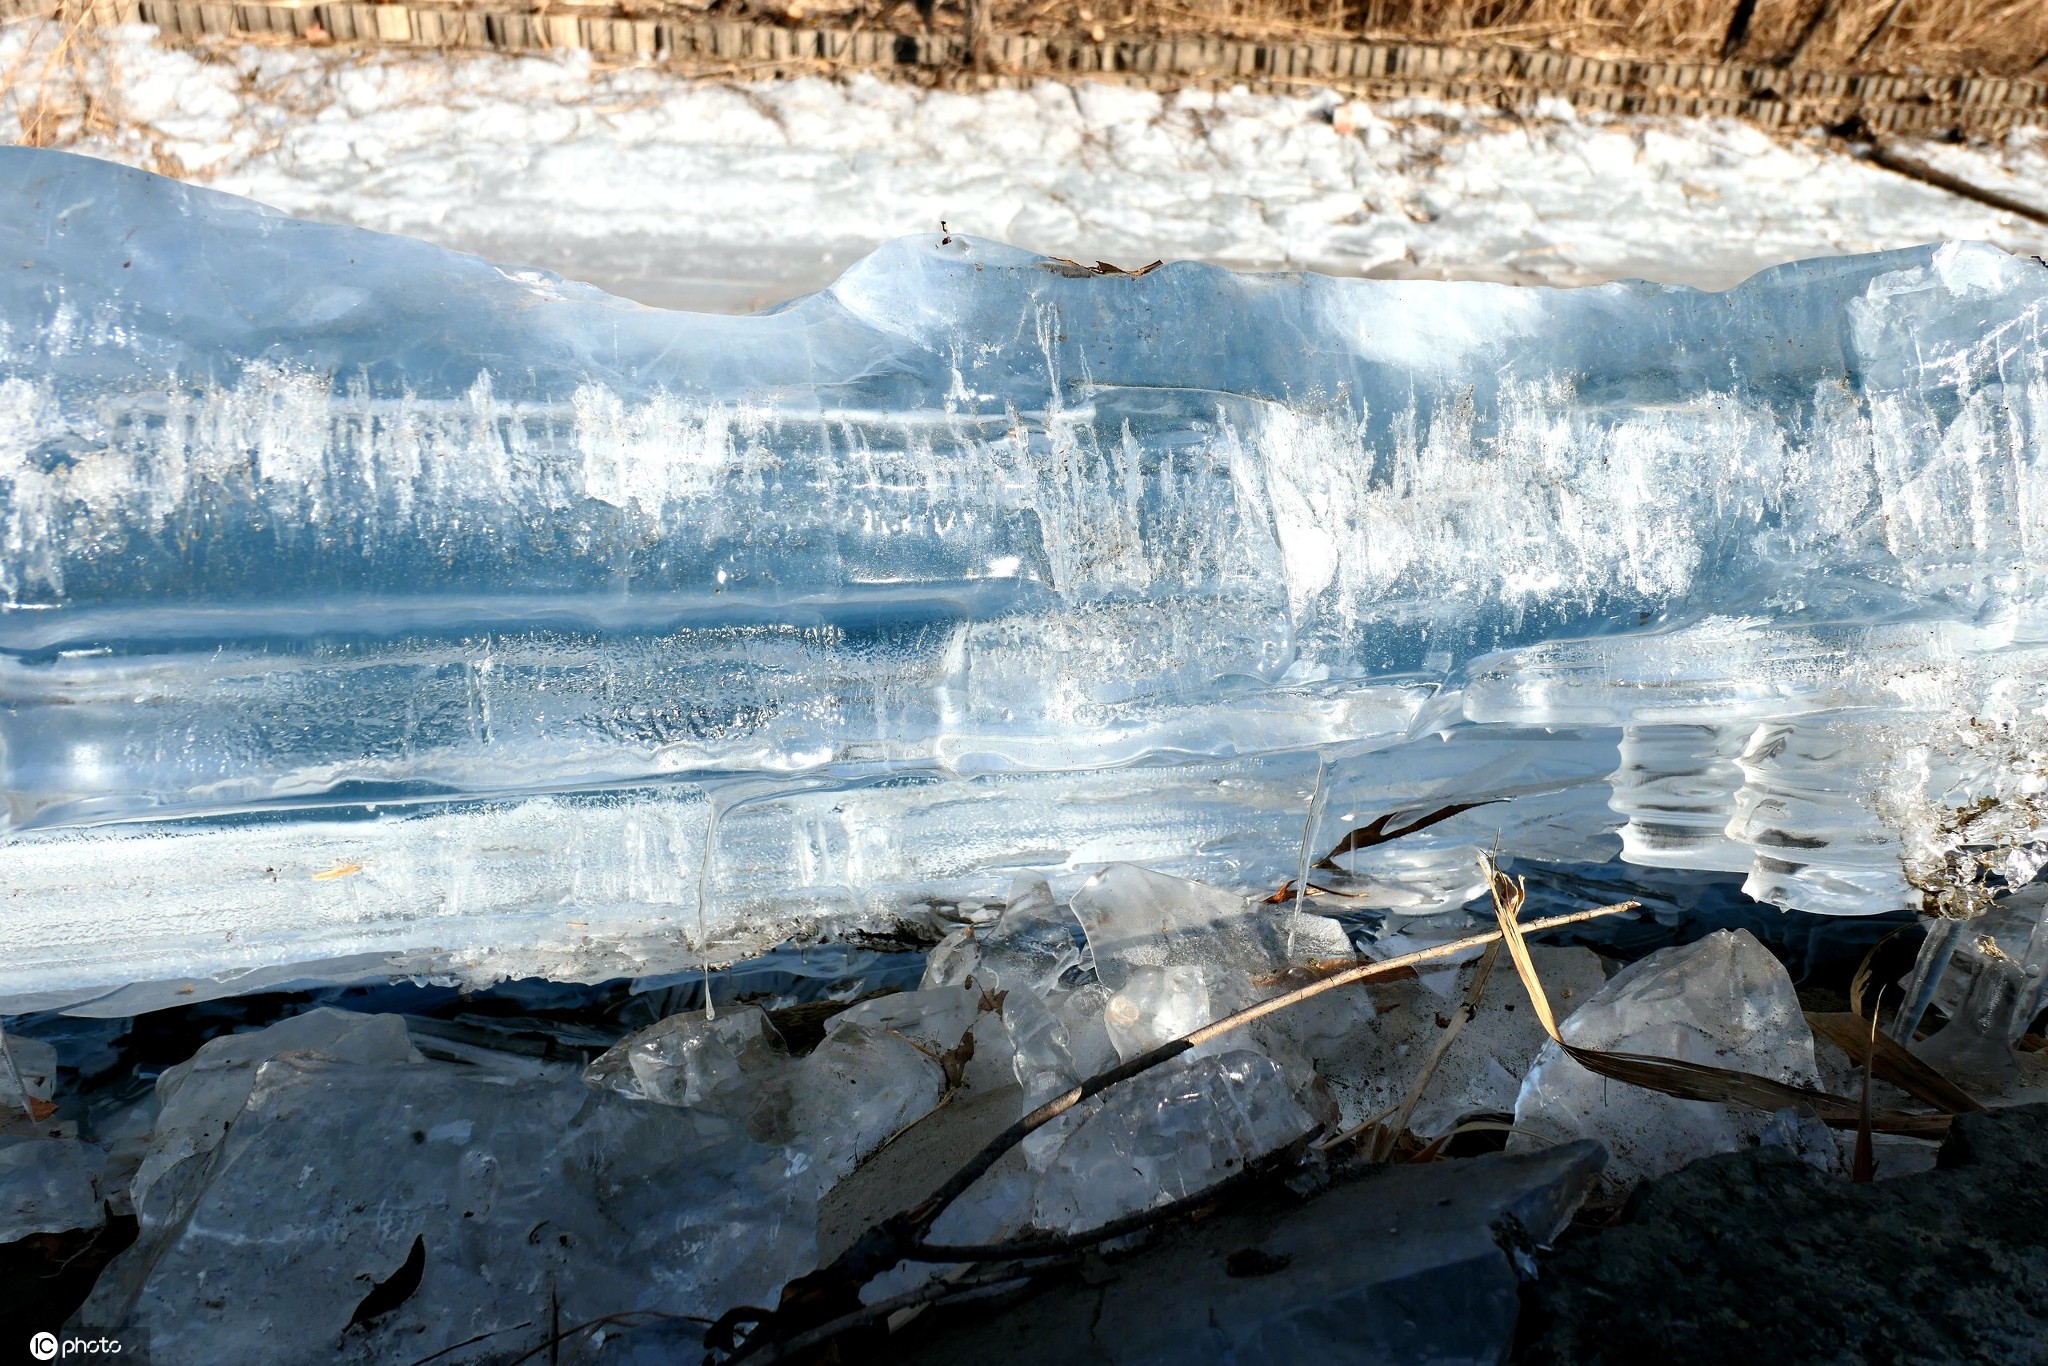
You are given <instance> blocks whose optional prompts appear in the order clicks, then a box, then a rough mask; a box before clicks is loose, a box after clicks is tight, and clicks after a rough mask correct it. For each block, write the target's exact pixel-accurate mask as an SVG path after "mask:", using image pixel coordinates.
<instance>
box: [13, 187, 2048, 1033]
mask: <svg viewBox="0 0 2048 1366" xmlns="http://www.w3.org/2000/svg"><path fill="white" fill-rule="evenodd" d="M0 181H4V184H5V190H4V193H5V195H6V198H7V202H8V204H9V212H8V213H7V214H6V215H4V218H0V241H4V244H5V245H4V255H0V324H4V329H5V330H4V336H0V601H4V604H5V607H4V611H0V746H4V750H0V769H4V774H5V777H4V790H5V797H6V806H5V809H4V812H0V821H4V824H5V829H6V838H7V840H8V848H7V850H6V855H5V857H6V860H7V868H8V874H7V878H6V887H7V895H6V896H5V897H4V898H0V927H4V936H5V939H6V942H7V943H8V944H9V946H10V948H9V952H8V954H7V955H6V958H5V961H4V963H0V999H7V1000H13V1001H16V1002H17V1003H21V1002H27V1001H30V1000H37V1001H47V1000H58V999H76V998H79V997H82V996H85V995H90V994H91V993H93V992H94V991H97V990H101V989H105V988H107V987H110V986H118V985H120V984H122V983H125V982H130V981H136V980H145V979H155V978H166V977H190V976H201V975H221V974H235V973H247V972H254V971H257V970H261V969H268V968H273V967H276V966H277V965H280V964H292V963H319V962H323V961H336V960H347V961H351V962H357V963H359V962H360V961H361V960H362V957H363V956H364V955H385V956H386V961H388V962H389V963H390V964H391V965H392V967H393V970H395V971H409V972H415V973H421V974H428V975H433V974H442V975H453V976H456V977H462V978H467V979H473V980H487V979H489V978H493V977H497V976H502V975H506V974H534V975H552V976H563V977H583V978H592V977H602V976H615V975H621V974H631V973H634V972H661V971H669V970H673V969H674V968H676V967H678V966H680V965H685V964H687V963H689V962H691V961H696V960H699V959H716V960H719V961H728V960H730V959H732V958H735V957H739V956H743V955H745V954H748V953H752V952H754V951H757V950H758V949H760V948H762V947H765V946H767V945H770V944H773V943H775V942H778V941H779V940H781V939H784V938H787V937H788V936H790V935H791V934H803V933H809V932H814V931H816V930H817V929H819V928H820V927H827V926H834V925H838V926H882V927H886V926H888V925H889V924H891V923H894V922H896V921H899V920H901V919H903V918H905V917H909V918H913V919H914V918H916V917H918V916H920V915H926V914H929V913H931V912H932V911H933V909H934V908H939V909H941V910H943V909H944V908H946V907H956V906H960V905H964V904H970V903H975V902H979V901H996V902H999V901H1000V900H1001V899H1002V895H1003V890H1004V888H1005V887H1007V885H1008V883H1009V881H1010V879H1011V878H1012V877H1013V876H1014V875H1015V874H1016V873H1018V872H1019V871H1023V870H1032V869H1035V870H1039V871H1043V872H1046V873H1048V874H1050V875H1052V876H1053V877H1054V878H1055V879H1056V880H1057V879H1061V878H1068V879H1072V880H1075V881H1078V880H1079V879H1080V878H1081V877H1083V876H1085V875H1086V874H1087V873H1088V872H1090V871H1092V870H1093V869H1095V868H1097V867H1100V866H1101V865H1102V864H1104V863H1106V862H1109V861H1113V860H1132V861H1137V862H1143V863H1147V864H1150V865H1152V866H1155V867H1160V868H1163V869H1166V870H1169V871H1172V872H1175V873H1179V874H1182V875H1185V876H1192V877H1197V878H1201V879H1203V880H1206V881H1210V882H1215V883H1219V884H1223V885H1226V886H1230V887H1234V888H1237V889H1240V890H1244V891H1247V892H1250V891H1261V892H1264V891H1270V890H1272V889H1273V888H1275V887H1278V886H1279V885H1280V884H1281V883H1282V882H1283V881H1285V880H1286V879H1289V878H1294V877H1297V876H1298V874H1299V872H1300V869H1301V868H1302V866H1303V864H1304V863H1317V864H1323V865H1324V866H1322V867H1319V868H1314V869H1313V870H1312V872H1311V877H1310V881H1311V882H1313V883H1314V884H1316V885H1317V886H1319V887H1326V888H1329V889H1330V890H1331V891H1332V892H1339V893H1342V894H1344V899H1343V901H1342V902H1341V904H1342V905H1343V906H1344V907H1345V908H1346V909H1349V910H1354V911H1359V912H1364V913H1368V914H1377V915H1380V916H1382V917H1394V918H1396V923H1399V924H1403V925H1411V926H1416V927H1426V926H1427V925H1428V924H1429V923H1431V918H1432V917H1441V916H1442V915H1443V914H1444V913H1446V912H1453V911H1455V910H1456V909H1457V908H1458V907H1461V906H1462V905H1464V904H1465V903H1466V902H1467V901H1468V900H1469V899H1470V898H1471V897H1472V896H1473V895H1474V894H1475V893H1476V892H1477V891H1479V889H1480V887H1481V882H1480V877H1479V873H1478V867H1477V855H1478V854H1479V852H1480V851H1481V850H1482V849H1494V848H1498V849H1499V850H1500V851H1501V852H1502V853H1503V855H1505V856H1509V857H1511V858H1513V859H1515V860H1520V861H1527V862H1544V861H1551V862H1560V863H1564V862H1569V863H1583V862H1588V861H1593V862H1598V861H1601V860H1608V859H1614V858H1619V859H1621V860H1623V861H1624V862H1625V863H1627V864H1630V865H1634V866H1639V867H1645V868H1659V869H1696V870H1712V871H1715V872H1722V873H1726V872H1737V873H1742V874H1744V875H1745V876H1746V882H1745V889H1746V890H1747V891H1748V893H1749V894H1750V895H1752V896H1754V897H1756V898H1758V899H1760V900H1763V901H1768V902H1775V903H1777V904H1779V905H1782V906H1786V907H1789V908H1796V909H1800V910H1805V911H1813V912H1823V913H1830V914H1844V915H1861V914H1874V913H1880V912H1885V911H1892V910H1896V909H1899V908H1900V907H1901V906H1905V905H1918V904H1920V902H1921V901H1922V900H1923V899H1924V898H1927V897H1930V896H1932V897H1940V896H1953V895H1967V893H1968V888H1964V889H1963V891H1962V892H1960V893H1959V892H1957V890H1956V888H1955V886H1954V885H1953V884H1955V882H1956V881H1957V879H1958V878H1959V877H1961V878H1962V880H1963V881H1965V882H1967V881H1968V880H1969V878H1970V877H1975V876H1978V875H1979V872H1980V871H1981V870H1982V869H1989V870H1990V871H1989V872H1988V873H1984V874H1983V876H1988V877H1989V878H1990V879H1991V881H1992V882H1994V883H1999V884H2003V883H2010V882H2015V881H2019V882H2023V881H2026V880H2028V879H2030V878H2031V877H2032V876H2033V874H2034V872H2035V871H2037V870H2038V868H2039V866H2040V863H2041V857H2042V845H2041V837H2040V829H2041V822H2040V821H2039V820H2038V819H2037V816H2038V815H2039V804H2040V801H2041V793H2042V790H2043V786H2044V780H2043V769H2044V766H2048V760H2044V757H2043V756H2044V754H2048V720H2044V711H2043V704H2044V701H2048V698H2044V691H2048V682H2044V679H2048V674H2044V669H2043V663H2044V661H2043V653H2042V651H2043V645H2044V641H2048V611H2044V595H2043V584H2042V566H2043V564H2044V557H2043V537H2044V532H2048V468H2044V430H2048V362H2044V354H2048V352H2044V346H2043V334H2042V312H2043V301H2044V298H2048V270H2044V269H2043V268H2042V266H2041V265H2040V264H2039V263H2037V262H2035V261H2034V260H2032V259H2029V258H2022V257H2014V256H2009V255H2007V254H2006V253H2004V252H2002V251H2000V250H1998V249H1997V248H1994V247H1990V246H1986V245H1981V244H1971V243H1950V244H1945V245H1938V246H1927V247H1924V248H1916V249H1912V250H1906V251H1897V252H1889V253H1884V254H1880V255H1873V256H1862V257H1846V258H1835V259H1830V260H1825V261H1814V262H1808V263H1802V264H1796V265H1791V266H1786V267H1781V268H1777V269H1774V270H1771V271H1768V272H1765V273H1764V274H1762V275H1759V276H1757V277H1755V278H1753V279H1752V280H1750V281H1748V282H1747V283H1745V284H1742V285H1740V286H1738V287H1736V288H1734V289H1731V290H1728V291H1726V292H1721V293H1712V292H1702V291H1697V290H1693V289H1688V288H1682V287H1665V286H1654V285H1647V284H1641V283H1621V284H1614V285H1606V286H1599V287H1593V288H1585V289H1574V290H1553V289H1543V288H1517V287H1511V286H1505V285H1494V284H1484V283H1476V282H1466V283H1440V282H1414V281H1372V280H1355V279H1342V280H1340V279H1332V278H1324V277H1318V276H1314V275H1305V274H1289V275H1263V276H1262V275H1240V274H1233V273H1230V272H1227V271H1224V270H1220V269H1217V268H1214V267H1208V266H1200V265H1191V264H1169V265H1166V266H1163V267H1161V268H1159V269H1157V270H1153V271H1149V272H1147V273H1144V274H1141V275H1127V274H1121V273H1115V274H1099V273H1096V272H1094V271H1092V270H1088V269H1083V268H1081V267H1079V266H1076V265H1074V264H1073V263H1068V262H1061V261H1057V260H1048V259H1045V258H1041V257H1038V256H1035V255H1031V254H1028V253H1025V252H1021V251H1017V250H1014V249H1011V248H1007V247H1003V246H1001V245H998V244H995V243H991V242H986V241H981V240H976V239H971V238H967V237H961V236H950V237H949V236H942V235H940V234H931V235H928V236H925V237H919V238H910V239H903V240H901V241H898V242H895V243H893V244H891V245H889V246H887V247H884V248H883V249H881V250H880V251H878V252H876V253H875V254H874V255H872V256H870V257H868V258H867V259H865V260H863V261H861V262H860V263H859V264H857V265H856V266H854V267H853V268H852V269H850V270H849V271H848V272H847V273H846V275H845V276H843V277H842V278H841V279H840V280H839V281H838V282H837V283H835V284H834V285H832V286H831V287H830V288H828V289H826V290H824V291H822V292H820V293H817V294H814V295H811V296H808V297H806V298H804V299H801V300H798V301H796V302H794V303H792V304H789V305H787V306H785V307H783V308H781V309H778V310H775V311H773V312H770V313H767V314H759V315H753V316H745V317H729V316H711V315H699V314H688V313H677V312H668V311H663V310H658V309H651V308H646V307H642V306H639V305H635V304H631V303H628V302H626V301H624V300H621V299H618V298H614V297H611V296H609V295H606V294H603V293H601V292H599V291H597V290H595V289H593V288H591V287H589V286H585V285H579V284H576V283H573V282H569V281H566V280H563V279H560V278H558V277H555V276H552V275H548V274H546V273H543V272H536V271H527V270H519V269H513V268H511V267H505V268H500V267H497V266H494V265H491V264H489V263H487V262H485V261H482V260H480V259H477V258H475V257H470V256H465V255H460V254H456V253H452V252H448V251H445V250H442V249H439V248H436V247H432V246H429V245H426V244H424V243H420V242H416V241H411V240H408V239H404V238H398V237H390V236H383V235H379V234H375V233H371V232H366V231H362V230H358V229H351V228H342V227H335V226H329V225H322V224H316V223H310V222H304V221H299V220H294V219H290V218H287V217H284V216H281V215H278V214H275V213H272V212H269V211H267V210H264V209H262V208H260V207H258V206H256V205H254V204H252V203H250V202H247V201H244V200H240V199H236V198H233V197H230V196H225V195H221V194H217V193H213V192H209V191H205V190H201V189H195V188H191V187H188V186H184V185H180V184H177V183H175V182H172V181H168V180H163V179H159V178H156V177H153V176H150V175H147V174H145V173H141V172H137V171H132V170H128V169H125V168H121V167H118V166H114V165H111V164H108V163H103V162H97V161H93V160H89V159H85V158H80V157H72V156H66V155H63V154H58V153H49V152H35V151H26V150H17V149H9V150H7V151H4V152H0ZM1467 803H1486V804H1485V805H1476V806H1473V807H1472V808H1471V809H1469V810H1466V811H1463V812H1460V813H1459V814H1456V815H1454V816H1452V817H1450V818H1449V819H1446V820H1443V821H1441V822H1439V823H1437V824H1434V825H1431V826H1429V827H1428V828H1427V829H1426V830H1422V831H1419V832H1417V833H1416V834H1415V835H1413V836H1410V837H1408V838H1405V839H1402V840H1398V841H1395V842H1392V843H1389V844H1385V845H1381V846H1378V847H1374V848H1370V849H1365V850H1362V851H1359V852H1356V853H1351V854H1343V855H1339V856H1338V857H1336V858H1334V859H1330V860H1324V859H1323V857H1322V856H1323V855H1324V854H1326V853H1327V852H1329V851H1330V850H1331V849H1333V848H1335V847H1337V846H1338V844H1339V843H1340V841H1341V840H1342V838H1343V836H1344V835H1345V832H1346V831H1348V830H1350V829H1352V828H1354V827H1356V826H1357V825H1359V824H1361V823H1364V822H1367V821H1370V820H1372V819H1374V818H1375V817H1378V816H1381V815H1384V814H1387V813H1389V812H1413V813H1417V814H1425V813H1429V812H1432V811H1436V810H1440V809H1442V808H1444V807H1446V806H1449V805H1453V804H1467ZM1987 816H1988V817H1989V818H1990V824H1989V825H1987V824H1986V820H1987ZM1959 851H1968V852H1969V853H1970V860H1966V862H1968V869H1969V871H1968V872H1967V873H1958V872H1957V867H1958V866H1959V865H1958V858H1959ZM1305 855H1307V857H1305ZM1337 904H1339V903H1338V902H1336V901H1335V900H1332V899H1328V898H1322V899H1318V900H1317V901H1316V902H1314V903H1312V905H1313V906H1314V907H1316V908H1318V909H1331V908H1333V907H1334V906H1336V905H1337Z"/></svg>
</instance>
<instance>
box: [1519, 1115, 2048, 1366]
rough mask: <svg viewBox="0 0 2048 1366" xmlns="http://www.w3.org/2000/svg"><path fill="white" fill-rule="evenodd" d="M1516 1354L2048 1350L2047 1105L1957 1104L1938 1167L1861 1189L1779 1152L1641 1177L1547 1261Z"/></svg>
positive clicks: (2017, 1354)
mask: <svg viewBox="0 0 2048 1366" xmlns="http://www.w3.org/2000/svg"><path fill="white" fill-rule="evenodd" d="M1528 1303H1529V1311H1530V1312H1529V1320H1530V1321H1529V1324H1528V1326H1527V1331H1526V1335H1525V1341H1526V1344H1527V1345H1526V1348H1525V1350H1524V1351H1523V1352H1522V1354H1521V1356H1520V1358H1519V1361H1520V1362H1521V1363H1524V1366H1605V1364H1607V1363H1612V1364H1613V1366H1621V1364H1622V1363H1634V1362H1642V1361H1657V1362H1662V1363H1666V1366H1693V1363H1698V1364H1699V1366H1709V1363H1712V1364H1713V1366H1720V1363H1724V1362H1726V1361H1727V1360H1728V1357H1729V1352H1730V1349H1731V1346H1732V1345H1735V1344H1739V1346H1740V1355H1741V1356H1742V1357H1743V1358H1744V1359H1746V1360H1754V1361H1770V1362H1783V1363H1787V1366H1796V1364H1797V1363H1807V1362H1816V1363H1817V1362H1871V1363H1908V1362H1910V1363H1914V1366H1963V1363H1980V1362H1997V1363H2000V1366H2041V1364H2042V1363H2048V1331H2044V1330H2043V1325H2044V1324H2048V1105H2029V1106H2021V1107H2015V1108H2012V1109H2006V1110H1994V1111H1991V1112H1988V1113H1985V1114H1968V1115H1960V1116H1958V1117H1957V1118H1956V1122H1955V1128H1954V1129H1953V1130H1952V1131H1951V1133H1950V1136H1949V1139H1948V1141H1947V1143H1946V1144H1944V1145H1943V1147H1942V1150H1941V1156H1940V1166H1939V1167H1938V1169H1937V1170H1934V1171H1931V1172H1925V1173H1921V1174H1918V1175H1913V1176H1902V1177H1900V1178H1898V1179H1897V1180H1893V1181H1881V1182H1878V1183H1876V1184H1874V1185H1860V1186H1859V1185H1852V1184H1850V1183H1849V1182H1847V1181H1844V1180H1842V1179H1841V1178H1840V1177H1838V1176H1828V1175H1824V1174H1822V1173H1821V1172H1818V1171H1816V1170H1814V1169H1813V1168H1812V1167H1811V1166H1809V1165H1807V1164H1806V1163H1804V1162H1802V1161H1800V1160H1799V1158H1798V1157H1797V1156H1796V1155H1794V1154H1792V1153H1790V1152H1788V1151H1786V1150H1784V1149H1776V1148H1763V1149H1757V1150H1753V1151H1748V1152H1741V1153H1726V1154H1722V1155H1719V1156H1715V1157H1710V1158H1707V1159H1705V1160H1703V1161H1700V1162H1695V1163H1693V1164H1692V1165H1691V1166H1689V1167H1686V1168H1685V1169H1684V1170H1682V1171H1679V1172H1677V1173H1675V1174H1673V1175H1670V1176H1665V1177H1660V1178H1657V1179H1655V1180H1652V1181H1649V1182H1647V1183H1645V1184H1644V1185H1643V1186H1642V1187H1641V1188H1640V1189H1639V1190H1638V1191H1637V1192H1636V1195H1635V1197H1634V1198H1633V1200H1632V1201H1631V1202H1630V1204H1629V1207H1628V1210H1627V1213H1626V1215H1625V1217H1624V1219H1623V1222H1622V1223H1621V1224H1619V1225H1618V1226H1616V1227H1614V1228H1610V1229H1607V1230H1605V1231H1603V1232H1601V1233H1599V1234H1598V1235H1597V1236H1593V1237H1590V1238H1587V1239H1585V1240H1584V1241H1581V1242H1578V1243H1575V1244H1574V1245H1572V1246H1571V1247H1568V1248H1565V1249H1563V1250H1561V1251H1560V1252H1558V1253H1557V1254H1556V1255H1555V1256H1554V1257H1551V1258H1548V1259H1546V1260H1545V1261H1544V1263H1543V1268H1542V1275H1541V1276H1540V1277H1539V1278H1538V1279H1537V1281H1536V1282H1535V1284H1534V1285H1533V1286H1531V1287H1530V1290H1529V1300H1528Z"/></svg>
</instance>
